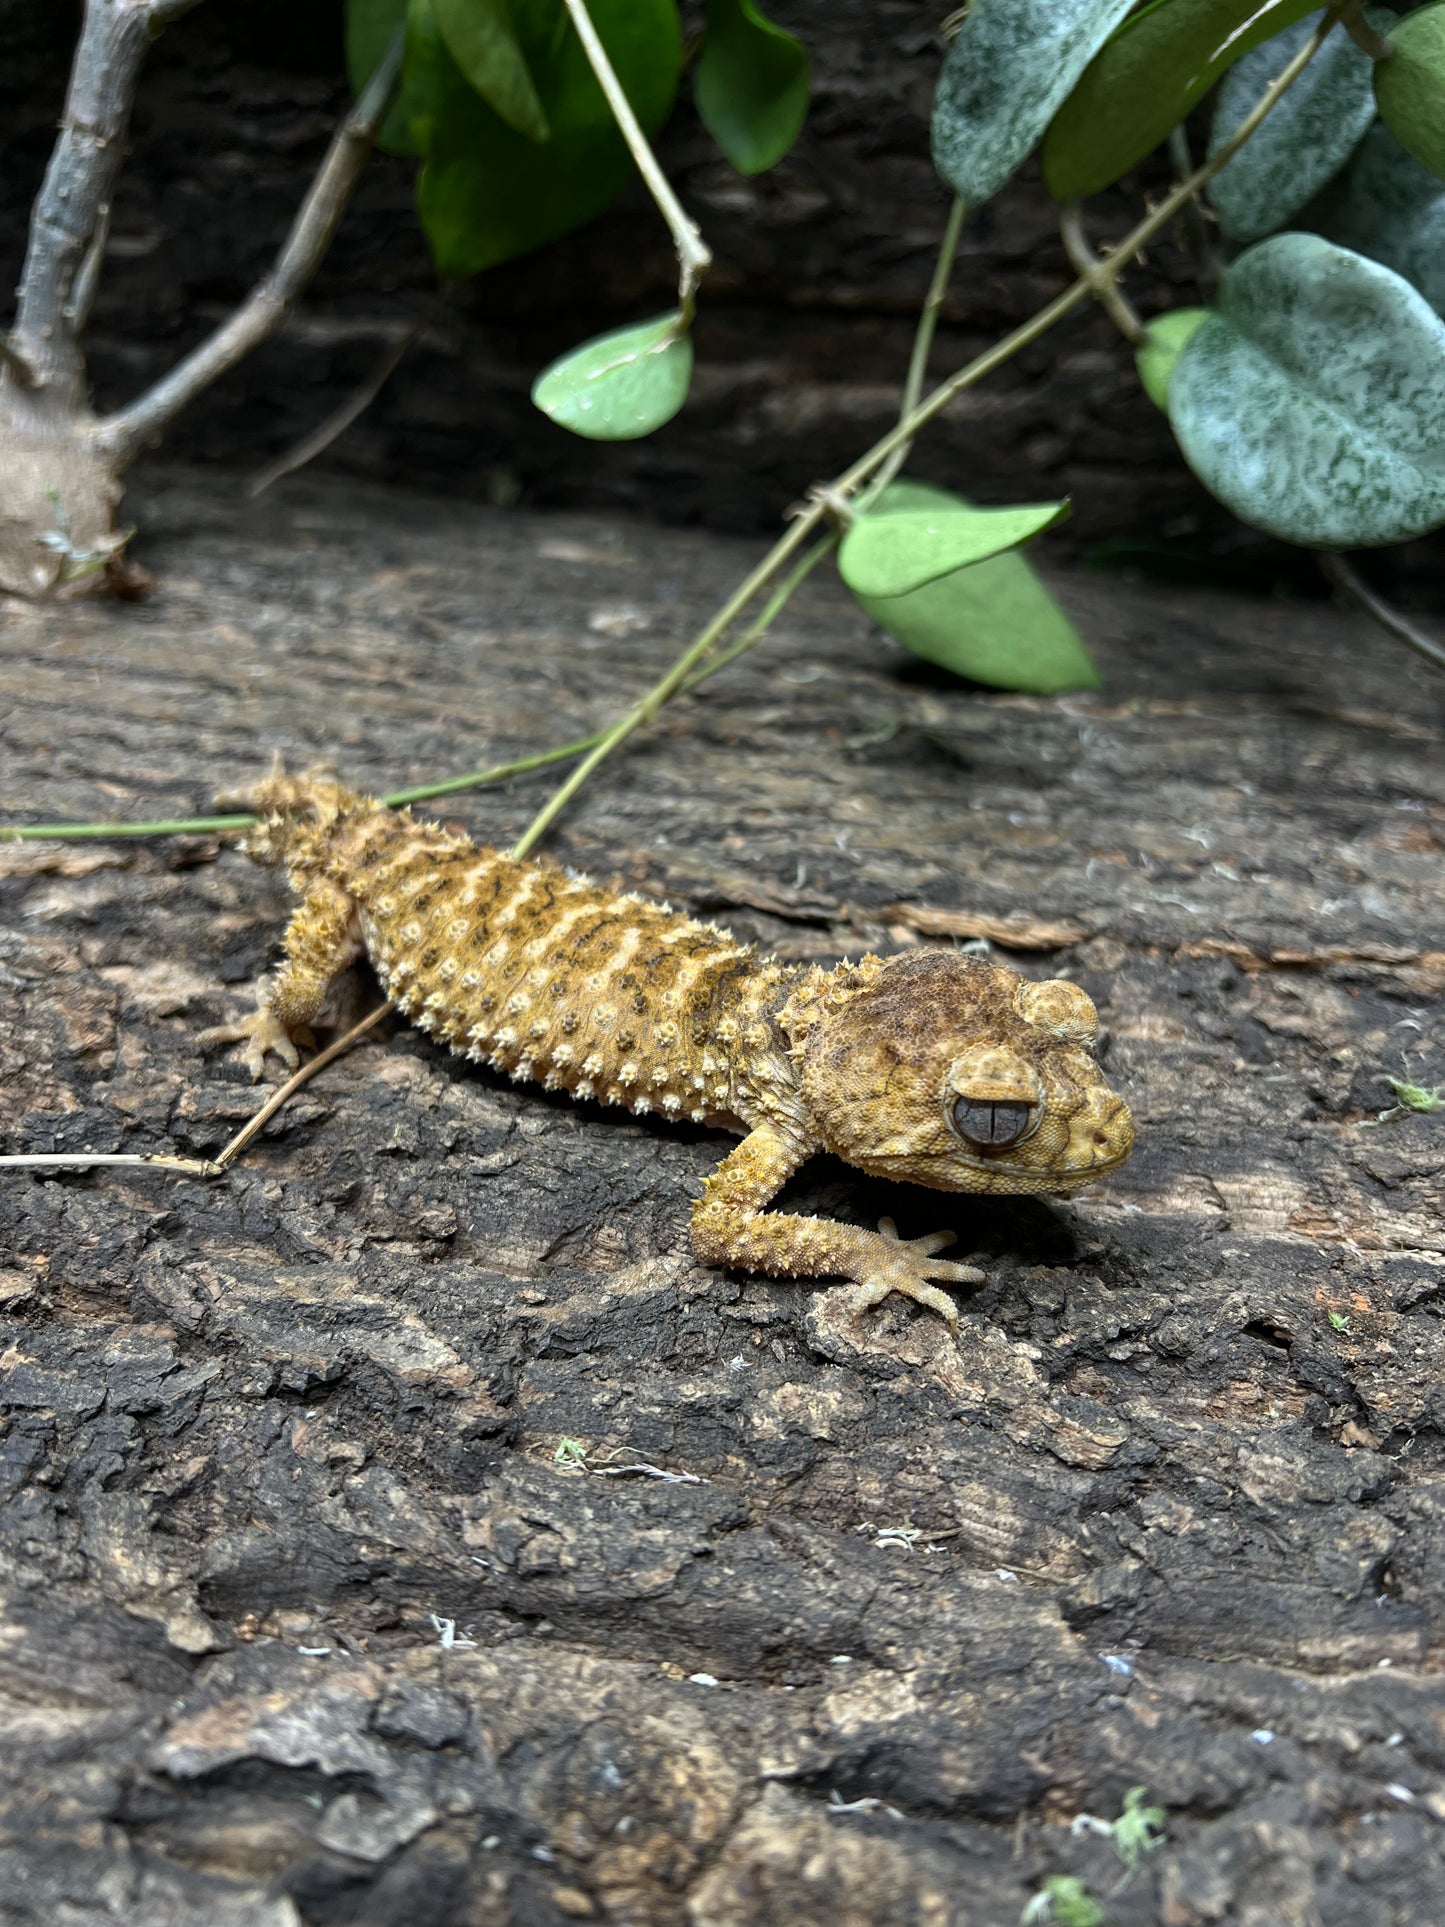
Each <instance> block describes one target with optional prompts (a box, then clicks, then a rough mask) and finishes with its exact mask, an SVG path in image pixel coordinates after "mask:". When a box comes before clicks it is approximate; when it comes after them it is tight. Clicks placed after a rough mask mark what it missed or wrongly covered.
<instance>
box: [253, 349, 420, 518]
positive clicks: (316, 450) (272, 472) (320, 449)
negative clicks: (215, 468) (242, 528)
mask: <svg viewBox="0 0 1445 1927" xmlns="http://www.w3.org/2000/svg"><path fill="white" fill-rule="evenodd" d="M420 332H421V323H420V322H419V321H414V322H412V323H411V325H410V326H409V327H408V328H407V329H406V331H405V332H404V333H403V334H399V335H398V336H397V337H396V340H395V341H393V342H390V343H389V344H388V345H387V347H386V350H385V352H384V353H383V354H382V356H381V358H380V360H379V361H378V362H377V364H376V366H375V367H374V368H373V369H372V371H371V373H370V374H369V375H368V376H367V377H366V380H365V381H364V382H362V384H361V386H360V387H359V388H358V389H357V390H356V392H355V394H353V395H349V396H348V397H347V399H346V400H345V401H344V402H342V404H341V406H340V407H339V408H334V409H332V411H331V413H330V414H329V415H328V416H327V417H326V419H325V420H324V421H321V422H318V423H317V425H316V427H315V428H313V429H310V430H309V431H308V432H307V433H306V434H305V435H303V436H302V437H301V439H300V441H299V442H293V443H292V445H291V447H290V448H288V449H287V450H286V452H285V454H284V455H278V456H277V457H276V458H275V460H274V461H270V462H267V464H266V466H265V467H264V468H261V469H257V471H256V473H255V474H254V475H253V476H252V477H251V479H250V481H249V482H248V483H247V484H246V493H247V495H249V496H250V498H251V500H252V501H253V502H254V501H255V499H256V497H257V496H258V495H264V494H265V493H266V490H267V489H268V488H270V487H272V486H273V484H275V483H276V482H279V481H281V480H282V479H283V477H285V476H287V475H294V474H295V473H296V471H297V470H298V469H300V468H305V466H306V464H307V463H308V462H314V461H315V460H316V457H317V456H318V455H321V454H324V453H325V451H326V450H327V449H328V448H330V446H331V444H332V443H333V442H335V441H339V440H340V439H341V437H342V436H343V435H344V434H345V433H346V431H347V429H348V428H350V426H351V424H352V423H353V422H354V421H356V420H357V419H358V418H359V417H360V416H362V415H364V414H365V413H366V411H367V409H368V408H370V406H371V404H372V403H373V402H374V401H375V400H376V398H377V396H378V395H379V394H380V393H381V391H382V389H383V388H385V386H386V384H387V383H388V382H389V381H390V380H391V378H392V376H393V375H394V374H395V373H396V371H397V369H398V368H399V367H400V366H401V361H402V357H403V355H405V353H406V351H407V349H408V348H410V346H411V344H412V343H413V342H414V341H415V340H416V338H417V335H418V334H419V333H420Z"/></svg>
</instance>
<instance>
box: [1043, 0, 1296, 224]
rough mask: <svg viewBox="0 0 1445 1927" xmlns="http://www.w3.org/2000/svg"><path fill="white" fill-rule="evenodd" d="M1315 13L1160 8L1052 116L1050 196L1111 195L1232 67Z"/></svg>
mask: <svg viewBox="0 0 1445 1927" xmlns="http://www.w3.org/2000/svg"><path fill="white" fill-rule="evenodd" d="M1312 10H1313V9H1312V4H1311V0H1154V5H1153V6H1151V7H1145V9H1144V10H1143V12H1142V13H1136V14H1134V15H1132V16H1131V17H1130V18H1129V19H1128V20H1126V21H1125V22H1124V24H1123V26H1122V27H1121V28H1120V29H1119V31H1118V32H1117V33H1116V34H1115V35H1114V37H1113V39H1112V40H1110V41H1108V42H1107V44H1106V45H1105V46H1104V47H1102V48H1101V49H1100V51H1099V52H1098V53H1097V54H1096V55H1095V56H1094V58H1093V59H1092V60H1091V61H1090V62H1089V65H1088V66H1087V67H1086V68H1085V69H1084V72H1083V74H1082V76H1081V77H1080V80H1079V84H1078V85H1077V86H1076V87H1075V88H1074V90H1073V92H1072V93H1071V94H1070V95H1069V97H1068V99H1067V100H1066V101H1065V102H1064V104H1063V106H1062V107H1061V108H1060V109H1059V111H1058V113H1057V114H1055V116H1054V118H1053V121H1052V122H1051V123H1050V126H1049V131H1048V133H1047V134H1046V135H1045V136H1044V146H1043V169H1044V185H1045V187H1047V189H1048V190H1049V192H1050V194H1052V195H1053V197H1054V199H1055V200H1058V201H1077V200H1081V199H1082V198H1083V196H1084V195H1086V194H1097V193H1098V192H1099V191H1100V189H1102V188H1106V187H1110V186H1112V185H1113V183H1114V182H1115V181H1117V180H1118V178H1119V176H1120V175H1121V174H1127V173H1128V171H1129V169H1130V168H1131V167H1133V166H1134V165H1135V164H1136V163H1137V162H1139V161H1142V160H1143V158H1144V156H1145V155H1146V154H1148V153H1152V151H1153V150H1154V149H1155V148H1156V147H1157V146H1158V145H1159V143H1160V141H1162V140H1163V139H1164V138H1165V137H1166V135H1167V134H1168V133H1169V131H1170V129H1171V128H1174V127H1177V126H1178V124H1179V122H1180V121H1182V120H1183V119H1184V117H1185V115H1186V114H1187V113H1188V112H1189V110H1190V108H1191V107H1193V106H1194V104H1195V102H1196V101H1199V100H1202V99H1203V97H1204V95H1205V94H1207V93H1208V92H1209V89H1210V88H1211V87H1212V86H1213V85H1214V84H1215V82H1216V81H1217V80H1218V79H1219V78H1220V76H1221V75H1222V74H1224V73H1226V72H1227V71H1228V70H1229V68H1230V67H1232V66H1233V65H1234V63H1235V61H1237V60H1240V59H1242V58H1243V56H1244V55H1245V54H1247V53H1248V52H1249V50H1250V49H1251V48H1252V47H1257V46H1259V45H1260V44H1261V42H1263V41H1266V40H1268V39H1270V38H1271V37H1272V36H1273V35H1274V34H1277V33H1279V32H1280V30H1281V29H1282V28H1284V27H1288V26H1290V25H1291V24H1292V23H1293V22H1294V21H1296V20H1299V19H1301V18H1302V17H1303V16H1304V15H1305V14H1307V13H1309V12H1311V11H1312Z"/></svg>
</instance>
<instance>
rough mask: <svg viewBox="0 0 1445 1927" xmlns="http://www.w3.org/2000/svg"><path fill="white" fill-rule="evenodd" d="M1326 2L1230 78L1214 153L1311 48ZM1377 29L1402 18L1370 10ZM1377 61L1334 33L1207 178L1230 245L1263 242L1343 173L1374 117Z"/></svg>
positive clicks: (1212, 141)
mask: <svg viewBox="0 0 1445 1927" xmlns="http://www.w3.org/2000/svg"><path fill="white" fill-rule="evenodd" d="M1324 17H1325V10H1324V8H1323V7H1320V8H1318V9H1317V10H1316V11H1315V12H1314V13H1311V14H1307V15H1306V16H1305V18H1304V19H1303V20H1297V21H1295V23H1294V25H1293V26H1290V27H1286V28H1285V29H1284V31H1283V33H1277V34H1276V35H1275V36H1274V38H1273V40H1267V41H1265V43H1264V45H1263V46H1261V47H1255V48H1254V49H1253V50H1252V51H1251V52H1249V53H1247V54H1246V55H1245V56H1244V58H1243V59H1242V60H1240V61H1237V62H1236V64H1235V65H1234V66H1233V67H1231V68H1230V70H1229V72H1228V73H1227V74H1226V75H1225V76H1224V79H1223V81H1222V83H1221V84H1220V89H1219V99H1218V101H1217V103H1216V105H1215V109H1214V126H1213V129H1212V131H1211V133H1210V137H1209V152H1210V155H1211V156H1213V155H1214V154H1217V153H1218V152H1219V150H1220V148H1221V147H1223V145H1224V143H1225V142H1226V141H1227V140H1228V139H1229V138H1230V137H1231V135H1233V134H1234V133H1235V131H1236V130H1237V129H1238V127H1239V125H1240V122H1241V121H1243V119H1244V118H1245V116H1246V115H1247V114H1249V113H1250V112H1251V111H1252V110H1253V109H1254V107H1255V106H1257V105H1258V103H1259V100H1260V98H1261V96H1262V95H1263V93H1264V91H1265V89H1266V87H1268V86H1269V85H1270V83H1271V82H1272V81H1273V80H1275V79H1276V78H1277V77H1278V75H1279V74H1280V73H1281V72H1282V71H1283V69H1284V68H1285V67H1286V66H1287V65H1288V64H1289V62H1290V61H1291V60H1293V59H1294V57H1295V55H1296V54H1298V53H1299V52H1300V51H1301V50H1302V49H1303V47H1304V45H1305V43H1306V41H1307V40H1308V39H1309V37H1310V35H1311V34H1312V33H1314V32H1315V30H1316V29H1317V28H1318V26H1319V24H1320V22H1321V21H1322V20H1323V19H1324ZM1365 18H1366V20H1367V21H1368V22H1369V24H1370V25H1371V26H1372V27H1374V28H1375V30H1376V31H1377V32H1378V33H1384V32H1385V31H1386V29H1387V28H1389V27H1390V26H1392V25H1393V24H1394V21H1395V15H1394V14H1392V13H1385V12H1383V11H1382V10H1381V9H1380V8H1378V7H1368V8H1366V9H1365ZM1374 75H1375V63H1374V61H1373V60H1371V58H1370V56H1369V55H1368V54H1367V53H1366V52H1365V51H1364V49H1363V48H1362V47H1357V46H1356V45H1355V43H1354V41H1353V40H1351V38H1350V36H1349V35H1348V34H1347V33H1332V34H1331V35H1330V36H1329V38H1328V39H1327V40H1326V41H1325V43H1324V45H1323V46H1322V47H1321V48H1320V50H1319V52H1318V53H1317V54H1316V55H1315V57H1314V59H1313V60H1312V61H1311V62H1310V63H1309V65H1308V66H1307V67H1306V68H1305V70H1304V72H1303V73H1302V74H1300V75H1299V76H1298V78H1297V79H1296V80H1295V81H1294V82H1293V84H1292V85H1291V86H1290V87H1289V88H1288V89H1287V90H1286V91H1285V93H1284V94H1283V95H1281V97H1280V99H1279V100H1278V101H1277V102H1276V103H1275V105H1274V106H1273V107H1272V108H1271V109H1270V111H1269V113H1268V114H1267V115H1266V116H1265V118H1264V120H1263V121H1262V122H1261V123H1260V125H1259V126H1258V127H1256V128H1255V130H1254V132H1253V133H1252V134H1251V135H1250V137H1249V139H1248V140H1247V141H1246V142H1245V143H1244V146H1243V147H1241V148H1240V150H1239V152H1238V153H1237V154H1236V155H1235V156H1234V158H1233V159H1232V160H1229V161H1226V162H1225V164H1224V166H1223V167H1222V168H1220V170H1219V172H1218V173H1217V174H1216V175H1215V176H1214V179H1213V180H1212V181H1211V182H1210V183H1209V189H1208V192H1209V198H1210V201H1211V202H1212V203H1213V205H1214V211H1215V213H1216V214H1217V215H1218V216H1219V225H1220V228H1221V230H1222V231H1223V233H1224V234H1225V235H1226V237H1227V238H1228V239H1229V240H1231V241H1237V242H1244V241H1258V240H1260V239H1262V238H1263V236H1264V235H1266V234H1273V233H1274V232H1275V231H1276V229H1278V228H1282V227H1284V226H1285V224H1286V223H1287V222H1288V221H1289V220H1290V219H1291V217H1292V216H1293V215H1295V214H1298V212H1299V211H1300V209H1301V208H1302V207H1303V206H1304V205H1305V203H1306V202H1307V201H1309V200H1310V199H1312V197H1313V196H1314V195H1315V194H1317V193H1318V192H1319V190H1320V189H1321V188H1322V187H1323V186H1324V184H1325V182H1326V181H1328V180H1330V179H1331V178H1332V177H1333V176H1334V175H1335V174H1336V173H1338V172H1339V170H1340V168H1342V167H1343V166H1344V164H1345V162H1346V161H1347V160H1348V159H1349V157H1350V155H1351V154H1352V153H1353V152H1354V149H1355V147H1356V146H1357V145H1358V143H1359V142H1360V141H1361V140H1362V139H1363V138H1364V134H1365V130H1366V128H1368V127H1369V125H1370V122H1371V121H1372V120H1373V119H1374V118H1375V87H1374Z"/></svg>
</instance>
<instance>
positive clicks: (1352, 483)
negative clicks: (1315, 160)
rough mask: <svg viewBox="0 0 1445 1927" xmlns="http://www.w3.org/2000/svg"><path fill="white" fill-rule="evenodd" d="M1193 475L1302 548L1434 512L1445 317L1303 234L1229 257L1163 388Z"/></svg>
mask: <svg viewBox="0 0 1445 1927" xmlns="http://www.w3.org/2000/svg"><path fill="white" fill-rule="evenodd" d="M1169 420H1170V424H1171V426H1172V427H1173V430H1174V434H1175V437H1176V439H1177V440H1178V442H1179V446H1180V447H1181V449H1182V450H1183V451H1184V456H1185V459H1186V460H1187V461H1188V463H1189V466H1190V467H1191V468H1192V469H1193V470H1194V472H1195V474H1196V475H1197V476H1198V477H1199V479H1200V480H1201V481H1202V482H1203V483H1204V485H1205V487H1206V488H1207V489H1209V491H1210V492H1211V494H1213V495H1216V496H1217V497H1218V498H1219V500H1220V501H1221V502H1223V503H1224V504H1225V505H1226V506H1227V507H1228V508H1231V509H1232V510H1233V511H1234V513H1235V514H1236V515H1238V516H1239V517H1240V519H1241V520H1242V521H1245V522H1249V523H1251V524H1253V526H1254V527H1256V528H1261V529H1265V530H1267V531H1268V532H1269V534H1271V535H1277V536H1280V537H1282V538H1283V540H1285V541H1286V542H1303V543H1308V544H1309V545H1310V546H1311V547H1315V548H1341V547H1351V548H1353V547H1357V546H1361V545H1366V544H1371V543H1380V542H1399V541H1403V540H1404V539H1406V538H1407V537H1409V536H1414V535H1421V534H1423V533H1424V532H1425V530H1427V529H1431V528H1435V527H1436V526H1438V525H1439V524H1440V523H1441V522H1445V324H1442V322H1441V320H1440V318H1439V316H1437V315H1436V314H1434V313H1433V312H1432V311H1431V309H1430V307H1429V305H1428V304H1427V303H1426V301H1425V299H1424V297H1423V296H1422V295H1420V294H1419V293H1417V292H1416V290H1415V289H1414V288H1412V287H1411V286H1410V284H1409V283H1408V282H1407V281H1405V280H1404V279H1402V277H1401V276H1399V275H1398V274H1394V273H1392V272H1391V270H1390V269H1388V268H1382V267H1380V266H1379V265H1378V263H1376V262H1374V261H1367V260H1366V259H1365V258H1364V257H1363V256H1362V255H1359V254H1354V253H1351V252H1350V251H1349V250H1348V249H1346V248H1340V247H1336V246H1335V245H1334V244H1333V243H1332V242H1329V241H1325V240H1322V239H1321V238H1320V237H1319V236H1318V235H1314V234H1279V235H1276V236H1274V237H1273V239H1271V240H1268V241H1261V242H1259V243H1258V244H1257V245H1256V246H1254V247H1252V248H1250V249H1249V250H1248V251H1247V252H1246V253H1244V254H1242V255H1241V256H1240V257H1239V259H1238V260H1237V261H1236V262H1235V263H1234V265H1233V267H1232V268H1230V270H1229V272H1228V273H1227V274H1226V275H1225V277H1224V280H1223V282H1222V284H1221V286H1220V290H1219V296H1218V305H1217V307H1216V309H1215V311H1214V312H1213V313H1212V314H1211V315H1210V316H1209V317H1208V319H1207V320H1206V321H1204V322H1203V323H1201V325H1200V326H1199V328H1198V329H1196V331H1195V333H1194V335H1193V336H1192V338H1191V339H1190V341H1189V343H1188V345H1187V346H1186V347H1185V349H1184V351H1183V353H1182V354H1181V355H1180V357H1179V360H1178V362H1177V364H1176V366H1175V369H1174V374H1173V377H1172V379H1171V381H1170V384H1169Z"/></svg>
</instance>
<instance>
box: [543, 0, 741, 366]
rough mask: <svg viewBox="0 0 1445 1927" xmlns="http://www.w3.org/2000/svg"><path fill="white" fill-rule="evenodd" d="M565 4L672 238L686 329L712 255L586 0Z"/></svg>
mask: <svg viewBox="0 0 1445 1927" xmlns="http://www.w3.org/2000/svg"><path fill="white" fill-rule="evenodd" d="M563 5H564V6H565V7H566V9H567V11H568V13H569V14H570V15H571V18H572V25H573V26H574V27H575V28H576V29H577V38H578V39H579V40H580V41H581V42H582V49H583V52H584V53H585V54H586V55H587V59H588V61H589V62H590V64H591V67H592V71H593V73H594V74H595V75H596V76H597V84H598V86H599V87H600V88H601V89H602V91H603V93H604V94H605V95H606V97H607V105H608V106H609V107H610V108H611V109H612V118H613V119H614V120H615V121H616V122H617V127H618V131H619V133H620V134H621V135H622V138H623V140H625V141H626V143H627V146H628V149H629V151H630V153H631V155H632V158H633V160H635V161H636V163H637V169H638V172H639V173H640V174H641V176H642V178H643V180H644V181H646V183H647V188H648V192H649V193H650V194H651V195H652V198H653V200H654V201H656V203H657V210H658V212H659V214H661V216H662V218H663V220H664V221H666V223H667V225H668V228H669V230H670V232H671V234H672V245H673V247H674V248H675V249H676V250H677V275H678V279H677V305H678V309H679V311H680V316H681V320H680V327H681V329H682V330H686V329H687V327H688V326H689V325H690V323H691V321H692V315H693V308H694V306H695V305H696V296H697V287H698V283H699V282H700V281H701V280H702V277H703V276H704V275H705V274H706V273H707V271H708V269H709V267H711V265H712V251H711V249H710V248H709V247H708V245H707V243H706V242H705V241H704V240H703V238H702V234H701V231H700V230H699V228H698V226H697V223H696V222H695V221H693V220H692V219H691V218H690V217H689V215H688V214H687V212H686V210H685V209H684V207H683V205H682V203H681V202H680V201H679V200H678V198H677V196H676V195H675V194H674V193H673V191H672V184H671V182H670V181H669V180H668V178H667V176H666V175H665V174H664V173H663V171H662V169H661V167H660V166H659V165H658V161H657V156H656V155H655V154H654V153H653V151H652V149H651V147H650V146H649V145H648V142H647V136H646V134H644V133H643V131H642V127H641V125H640V124H639V122H638V119H637V116H636V114H634V113H633V111H632V103H631V102H630V101H629V100H628V98H627V95H626V94H625V93H624V92H623V90H622V83H621V81H620V80H619V79H618V78H617V74H616V71H615V69H614V68H613V65H612V62H611V61H610V60H609V59H608V57H607V49H606V48H605V47H604V46H603V44H602V41H601V38H600V36H599V35H598V32H597V29H596V28H595V27H594V26H593V24H592V16H591V14H589V13H588V11H587V7H586V4H585V0H563Z"/></svg>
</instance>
